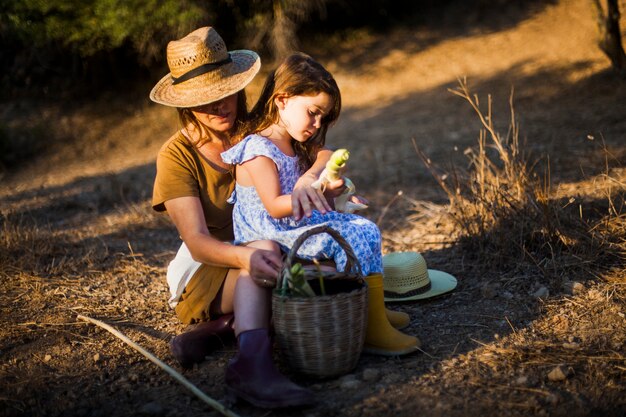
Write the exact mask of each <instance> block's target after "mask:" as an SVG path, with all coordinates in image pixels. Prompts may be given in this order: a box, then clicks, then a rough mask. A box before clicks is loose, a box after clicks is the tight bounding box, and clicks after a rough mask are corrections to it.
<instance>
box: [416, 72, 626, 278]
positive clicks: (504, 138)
mask: <svg viewBox="0 0 626 417" xmlns="http://www.w3.org/2000/svg"><path fill="white" fill-rule="evenodd" d="M450 91H451V92H452V93H453V94H455V95H457V96H459V97H461V98H462V99H464V100H466V101H467V102H468V103H469V105H470V106H471V107H472V109H473V110H474V112H475V113H476V115H477V117H478V118H479V120H480V122H481V125H482V127H483V128H482V129H481V130H480V134H479V139H478V145H477V146H476V147H474V148H471V147H470V148H467V149H466V150H465V151H464V154H465V155H466V156H467V158H468V160H469V164H468V169H466V170H462V169H460V168H458V167H454V169H453V170H452V171H450V172H442V171H441V170H440V169H438V168H436V167H435V165H434V164H433V163H432V161H431V160H430V159H429V158H428V157H427V156H426V155H425V154H424V153H423V152H421V150H420V149H419V148H417V146H416V151H417V152H418V154H419V155H420V156H421V158H422V160H423V161H424V163H425V164H426V165H427V167H428V168H429V170H430V171H431V173H432V174H433V176H434V178H435V179H436V181H437V182H438V184H439V185H440V187H441V188H442V189H443V190H444V191H445V193H446V195H447V197H448V200H449V214H450V217H451V219H452V220H454V222H455V223H456V224H457V225H458V227H459V229H460V231H461V233H460V236H459V244H460V245H461V247H462V251H463V252H465V253H470V254H473V255H474V256H475V258H477V259H480V260H481V262H483V263H484V265H485V268H487V269H491V268H498V270H500V271H502V272H509V271H513V270H517V271H524V270H525V272H527V273H530V274H531V275H532V274H534V273H536V272H539V273H540V274H541V275H542V276H543V280H542V281H543V284H544V285H550V286H552V287H553V288H560V287H561V285H562V284H563V283H564V282H565V281H569V280H571V279H573V278H572V277H582V276H598V275H600V274H602V273H603V272H605V271H609V270H611V269H614V268H618V269H623V268H624V267H626V263H625V259H626V241H625V240H624V236H625V234H624V232H625V228H626V206H625V203H624V195H626V184H623V183H622V182H621V180H620V179H619V178H617V177H615V178H614V177H612V175H611V169H612V167H611V166H610V164H609V156H608V151H607V150H606V148H604V151H605V153H607V156H606V167H605V173H604V174H602V175H600V176H598V177H597V178H596V180H597V182H596V187H597V189H599V190H602V194H600V195H598V196H596V197H595V198H585V197H575V196H558V195H557V194H556V193H555V192H553V190H552V188H551V179H550V174H549V161H548V163H547V164H545V165H544V167H545V168H544V170H545V173H544V174H540V173H538V172H537V167H539V166H540V164H539V163H538V162H533V161H531V160H530V156H529V155H525V154H524V153H523V152H522V149H523V148H522V146H521V144H520V141H519V124H518V122H517V120H516V115H515V110H514V106H513V94H511V96H510V100H509V105H510V123H509V129H508V132H507V134H506V135H501V134H500V133H499V132H498V131H497V130H496V128H495V126H494V115H493V114H492V99H491V96H488V99H487V106H486V107H487V109H486V110H483V109H482V108H481V105H480V101H479V98H478V96H477V95H474V94H472V93H471V92H470V90H469V89H468V86H467V83H466V81H465V80H460V81H459V86H458V88H456V89H452V90H450ZM618 163H619V162H618ZM533 270H534V271H533Z"/></svg>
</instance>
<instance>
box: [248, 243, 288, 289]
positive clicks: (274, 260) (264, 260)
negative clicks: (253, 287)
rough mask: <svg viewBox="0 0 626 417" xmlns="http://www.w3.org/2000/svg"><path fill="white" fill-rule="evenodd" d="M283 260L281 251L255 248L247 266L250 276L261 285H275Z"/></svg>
mask: <svg viewBox="0 0 626 417" xmlns="http://www.w3.org/2000/svg"><path fill="white" fill-rule="evenodd" d="M282 265H283V261H282V259H281V256H280V254H279V253H276V252H275V251H270V250H263V249H256V248H255V249H254V250H253V251H252V254H251V255H250V261H249V266H248V268H247V270H248V272H249V273H250V276H251V277H252V279H253V280H254V282H256V284H257V285H259V286H261V287H275V286H276V279H277V278H278V274H279V273H280V269H281V268H282Z"/></svg>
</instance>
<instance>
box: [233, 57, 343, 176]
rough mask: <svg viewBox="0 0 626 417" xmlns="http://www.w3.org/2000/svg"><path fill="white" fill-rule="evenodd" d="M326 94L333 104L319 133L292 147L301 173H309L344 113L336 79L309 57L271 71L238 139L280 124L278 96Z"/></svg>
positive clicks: (291, 59)
mask: <svg viewBox="0 0 626 417" xmlns="http://www.w3.org/2000/svg"><path fill="white" fill-rule="evenodd" d="M320 93H326V94H328V95H329V96H330V98H331V100H332V101H333V107H332V109H331V110H330V111H329V112H328V114H326V115H324V117H322V123H321V125H322V126H321V127H320V129H318V131H317V132H316V133H315V135H313V136H311V137H310V138H309V139H308V140H307V141H306V142H298V141H296V140H294V141H293V147H294V150H295V152H296V155H297V156H298V159H299V166H300V169H301V172H305V171H306V170H308V169H309V168H310V167H311V165H313V162H314V161H315V158H316V157H317V152H318V151H319V150H320V149H322V147H323V146H324V144H325V143H326V132H327V131H328V128H329V126H330V125H332V124H333V123H334V122H335V120H337V118H338V117H339V113H340V112H341V93H340V92H339V87H338V86H337V83H336V82H335V79H334V78H333V76H332V75H331V74H330V72H328V71H327V70H326V69H325V68H324V67H323V66H322V65H321V64H320V63H318V62H317V61H315V60H314V59H313V58H311V57H310V56H309V55H306V54H304V53H302V52H296V53H294V54H292V55H290V56H289V57H287V58H286V59H285V60H284V61H283V62H282V64H280V65H279V66H278V68H276V69H275V70H274V71H272V72H271V73H270V74H269V75H268V76H267V79H266V81H265V85H264V86H263V90H262V91H261V95H260V97H259V100H258V101H257V103H256V104H255V106H254V108H253V109H252V111H251V112H250V116H249V120H248V122H247V123H245V124H243V125H242V128H243V129H242V130H240V131H239V132H238V134H237V139H238V140H241V139H242V138H243V136H245V135H247V134H250V133H254V132H261V131H262V130H264V129H267V128H268V127H270V126H271V125H272V124H274V123H277V122H278V121H279V114H278V107H277V106H276V100H275V99H276V97H278V96H287V97H293V96H315V95H317V94H320Z"/></svg>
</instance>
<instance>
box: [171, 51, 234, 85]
mask: <svg viewBox="0 0 626 417" xmlns="http://www.w3.org/2000/svg"><path fill="white" fill-rule="evenodd" d="M231 62H233V59H232V58H231V57H230V53H229V54H228V58H226V59H224V60H222V61H218V62H210V63H208V64H204V65H200V66H199V67H196V68H194V69H192V70H191V71H187V72H186V73H184V74H183V75H181V76H180V77H178V78H176V77H174V76H173V75H172V85H176V84H180V83H182V82H185V81H187V80H190V79H192V78H194V77H197V76H199V75H202V74H206V73H207V72H211V71H215V70H216V69H218V68H220V67H223V66H224V65H226V64H229V63H231Z"/></svg>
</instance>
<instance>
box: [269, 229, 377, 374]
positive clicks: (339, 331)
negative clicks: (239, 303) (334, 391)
mask: <svg viewBox="0 0 626 417" xmlns="http://www.w3.org/2000/svg"><path fill="white" fill-rule="evenodd" d="M319 233H328V234H330V235H331V236H332V237H333V238H334V239H335V240H336V241H337V242H338V243H339V244H340V245H341V247H342V248H343V249H344V251H345V252H346V255H347V257H348V264H347V265H346V271H349V272H347V273H340V272H334V273H326V272H325V273H324V287H325V289H326V295H316V296H313V297H296V296H290V295H282V294H281V292H280V288H282V285H283V280H284V279H285V278H284V274H281V278H279V281H278V285H277V286H276V288H277V289H276V290H274V293H273V295H272V308H273V319H274V330H275V333H276V341H277V343H278V346H279V348H280V351H281V353H282V358H283V360H284V362H285V363H286V365H288V366H289V367H290V369H292V370H293V371H295V372H297V373H300V374H304V375H308V376H314V377H319V378H327V377H335V376H338V375H342V374H345V373H348V372H350V371H351V370H352V369H354V368H355V367H356V364H357V362H358V360H359V357H360V355H361V351H362V350H363V343H364V341H365V331H366V326H367V286H366V284H365V281H364V280H363V278H362V276H361V267H360V265H359V262H358V260H357V259H356V257H355V255H354V252H353V251H352V248H351V247H350V245H349V244H348V243H347V242H346V241H345V240H344V239H343V238H342V237H341V235H340V234H339V233H337V232H336V231H335V230H333V229H331V228H330V227H328V226H319V227H315V228H312V229H310V230H308V231H306V232H305V233H303V234H302V236H300V237H299V238H298V239H297V240H296V242H294V245H293V247H292V248H291V250H290V252H289V254H288V255H287V259H286V260H285V265H284V268H291V266H292V263H293V262H294V259H295V258H296V253H297V251H298V249H299V248H300V246H301V245H302V243H303V242H304V241H305V240H306V239H307V238H309V237H310V236H312V235H315V234H319ZM305 278H307V280H308V282H309V283H310V285H311V286H312V287H313V288H314V289H319V287H320V286H319V284H318V282H319V274H318V272H317V271H307V272H306V273H305ZM316 292H317V293H319V292H318V291H316Z"/></svg>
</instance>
